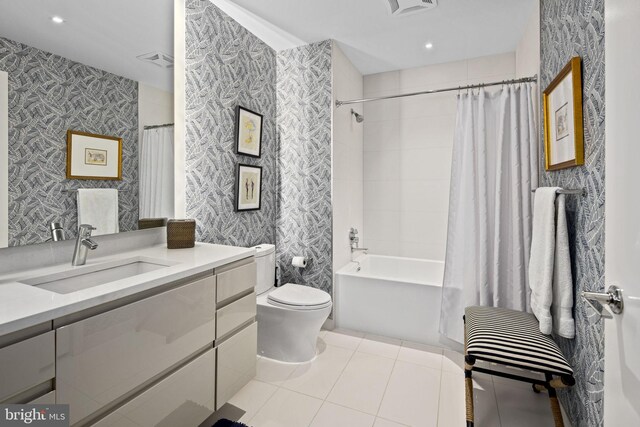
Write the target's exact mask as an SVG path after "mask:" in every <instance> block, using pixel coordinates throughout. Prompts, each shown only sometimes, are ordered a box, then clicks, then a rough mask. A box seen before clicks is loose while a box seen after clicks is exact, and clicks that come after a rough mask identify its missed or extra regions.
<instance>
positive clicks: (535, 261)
mask: <svg viewBox="0 0 640 427" xmlns="http://www.w3.org/2000/svg"><path fill="white" fill-rule="evenodd" d="M557 190H558V188H555V187H553V188H552V187H545V188H538V189H537V190H536V193H535V194H536V195H535V200H534V204H533V230H532V233H531V234H532V237H531V255H530V257H529V287H530V288H531V310H532V311H533V314H534V315H535V316H536V318H537V319H538V322H539V323H540V332H542V333H543V334H545V335H549V334H551V330H552V326H553V320H552V317H551V304H552V303H553V264H554V260H555V247H556V244H555V243H556V242H555V241H556V238H555V237H556V236H555V235H556V227H555V214H556V207H555V200H556V191H557Z"/></svg>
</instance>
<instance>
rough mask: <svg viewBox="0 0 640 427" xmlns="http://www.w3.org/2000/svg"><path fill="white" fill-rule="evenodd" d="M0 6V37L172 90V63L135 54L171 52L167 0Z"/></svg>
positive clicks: (11, 0)
mask: <svg viewBox="0 0 640 427" xmlns="http://www.w3.org/2000/svg"><path fill="white" fill-rule="evenodd" d="M0 11H2V13H0V37H6V38H9V39H12V40H15V41H18V42H21V43H24V44H27V45H29V46H33V47H36V48H38V49H42V50H45V51H48V52H52V53H55V54H57V55H60V56H63V57H65V58H69V59H71V60H73V61H77V62H81V63H83V64H86V65H90V66H93V67H96V68H100V69H102V70H105V71H108V72H110V73H113V74H117V75H120V76H124V77H127V78H130V79H132V80H136V81H139V82H142V83H145V84H148V85H150V86H154V87H157V88H160V89H163V90H167V91H170V92H173V68H169V69H167V68H160V67H158V66H157V65H154V64H149V63H145V62H142V61H140V60H139V59H137V58H136V57H137V56H139V55H143V54H146V53H149V52H153V51H160V52H163V53H167V54H170V55H172V56H173V0H0ZM53 16H60V17H62V18H63V19H64V23H62V24H55V23H53V22H52V21H51V18H52V17H53Z"/></svg>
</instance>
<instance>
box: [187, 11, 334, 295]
mask: <svg viewBox="0 0 640 427" xmlns="http://www.w3.org/2000/svg"><path fill="white" fill-rule="evenodd" d="M185 37H186V99H187V111H186V151H187V158H186V179H187V190H186V191H187V194H186V199H187V215H188V216H189V217H192V218H195V219H196V220H197V224H198V228H197V235H198V240H200V241H205V242H211V243H220V244H228V245H238V246H253V245H257V244H261V243H275V244H276V247H277V253H278V256H277V260H278V265H279V266H280V269H281V270H280V271H281V274H280V276H281V279H280V280H281V283H286V282H294V283H298V284H303V285H309V286H313V287H318V288H321V289H324V290H327V291H329V292H331V288H332V264H331V255H332V244H331V225H332V217H331V215H332V212H331V42H329V41H326V42H322V43H316V44H312V45H307V46H302V47H299V48H295V49H291V50H288V51H285V52H281V53H279V54H276V52H275V51H274V50H273V49H271V48H270V47H268V46H267V45H266V44H265V43H264V42H262V41H261V40H259V39H258V38H257V37H256V36H254V35H253V34H251V33H250V32H249V31H248V30H246V29H245V28H244V27H242V26H241V25H240V24H238V23H237V22H236V21H234V20H233V19H232V18H230V17H229V16H228V15H226V14H225V13H224V12H222V11H221V10H220V9H219V8H217V7H216V6H214V5H213V4H212V3H211V2H209V1H207V0H187V1H186V35H185ZM238 104H240V105H242V106H244V107H247V108H249V109H250V110H253V111H256V112H258V113H261V114H263V115H264V121H263V123H264V129H263V142H262V144H263V145H262V157H261V158H260V159H254V158H250V157H247V156H242V155H238V154H236V153H235V142H234V125H235V107H236V105H238ZM239 162H240V163H247V164H251V165H258V166H262V168H263V184H262V185H263V187H262V208H261V209H260V210H259V211H253V212H235V211H234V203H235V179H236V178H235V175H236V174H235V171H236V166H237V164H238V163H239ZM296 255H304V256H306V257H307V258H308V259H309V261H310V262H309V265H308V266H307V268H305V269H304V270H300V269H296V268H293V267H292V266H291V259H292V257H293V256H296Z"/></svg>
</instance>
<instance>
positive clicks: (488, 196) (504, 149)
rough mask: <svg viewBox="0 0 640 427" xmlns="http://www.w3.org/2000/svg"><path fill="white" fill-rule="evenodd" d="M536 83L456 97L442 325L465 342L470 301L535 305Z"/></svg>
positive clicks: (447, 333) (517, 306)
mask: <svg viewBox="0 0 640 427" xmlns="http://www.w3.org/2000/svg"><path fill="white" fill-rule="evenodd" d="M535 87H536V86H535V84H534V83H529V84H520V85H508V86H504V87H503V88H502V89H500V90H499V91H498V92H496V93H493V94H490V93H488V92H486V91H485V90H480V92H479V93H477V94H473V93H472V94H465V95H460V96H459V98H458V113H457V122H456V131H455V140H454V146H453V162H452V171H451V192H450V196H449V228H448V232H447V250H446V256H445V273H444V282H443V289H442V310H441V315H440V332H441V333H442V334H443V335H445V336H446V337H448V338H450V339H453V340H455V341H457V342H460V343H461V342H462V341H463V336H464V323H463V320H462V316H463V314H464V308H465V307H466V306H469V305H484V306H496V307H506V308H511V309H515V310H521V311H526V310H528V309H529V294H528V292H527V290H528V289H529V287H528V285H527V265H528V263H529V251H530V245H531V220H532V194H531V189H533V188H536V187H537V184H538V142H537V141H538V133H537V132H538V131H537V125H536V123H537V122H536V102H535V98H534V97H535Z"/></svg>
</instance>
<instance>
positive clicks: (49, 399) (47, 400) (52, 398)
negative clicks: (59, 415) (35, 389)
mask: <svg viewBox="0 0 640 427" xmlns="http://www.w3.org/2000/svg"><path fill="white" fill-rule="evenodd" d="M55 403H56V392H55V390H54V391H50V392H49V393H47V394H45V395H43V396H40V397H38V398H37V399H33V400H32V401H31V402H29V405H53V404H55Z"/></svg>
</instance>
